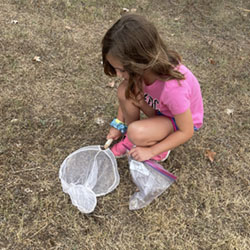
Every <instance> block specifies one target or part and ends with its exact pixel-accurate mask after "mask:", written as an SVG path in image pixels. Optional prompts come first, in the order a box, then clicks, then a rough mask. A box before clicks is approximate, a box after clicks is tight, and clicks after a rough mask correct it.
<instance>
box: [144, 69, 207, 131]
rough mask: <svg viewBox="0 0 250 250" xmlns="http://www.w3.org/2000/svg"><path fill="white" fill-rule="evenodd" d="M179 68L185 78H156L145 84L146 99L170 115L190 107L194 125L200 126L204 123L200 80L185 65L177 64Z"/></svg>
mask: <svg viewBox="0 0 250 250" xmlns="http://www.w3.org/2000/svg"><path fill="white" fill-rule="evenodd" d="M177 70H178V71H179V72H181V73H182V74H183V75H184V77H185V79H184V80H180V81H179V82H178V81H177V80H167V81H161V80H156V81H155V82H154V83H152V84H151V85H144V98H145V101H146V102H147V103H148V104H149V105H150V106H152V107H153V108H154V109H155V110H158V111H160V112H161V113H162V114H163V115H165V116H169V117H174V116H175V115H178V114H182V113H184V112H185V111H187V109H189V108H190V110H191V113H192V118H193V123H194V126H195V127H196V128H200V127H201V126H202V123H203V101H202V96H201V89H200V85H199V82H198V80H197V79H196V77H195V76H194V75H193V73H192V72H191V71H190V70H189V69H188V68H187V67H185V66H184V65H182V64H181V65H179V66H177Z"/></svg>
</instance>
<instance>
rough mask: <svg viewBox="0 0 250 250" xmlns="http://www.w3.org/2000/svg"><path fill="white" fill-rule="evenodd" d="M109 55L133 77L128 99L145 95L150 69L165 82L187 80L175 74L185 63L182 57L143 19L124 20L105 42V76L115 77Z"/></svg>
mask: <svg viewBox="0 0 250 250" xmlns="http://www.w3.org/2000/svg"><path fill="white" fill-rule="evenodd" d="M108 53H110V54H111V55H112V56H114V57H116V58H117V59H118V60H119V61H120V62H121V63H122V65H123V67H124V70H126V71H127V72H128V74H129V83H128V87H127V89H126V98H136V97H137V96H138V94H140V93H141V92H142V76H143V73H144V71H145V70H147V69H150V70H151V71H152V72H153V73H154V74H156V75H157V76H159V78H161V79H163V80H164V79H177V80H182V79H184V76H183V75H182V74H181V73H180V72H179V71H177V70H175V67H176V66H177V65H178V64H179V63H180V62H181V57H180V55H179V54H178V53H177V52H176V51H173V50H170V49H168V47H167V46H166V44H165V43H164V42H163V40H162V39H161V37H160V35H159V33H158V31H157V29H156V27H155V26H154V25H153V24H152V23H150V22H149V21H147V20H146V19H145V18H144V17H142V16H140V15H137V14H126V15H124V16H122V17H121V18H120V19H119V20H118V21H117V22H116V23H115V24H114V25H113V26H112V27H111V28H110V29H109V30H108V31H107V32H106V34H105V36H104V38H103V40H102V58H103V67H104V72H105V74H107V75H109V76H115V75H116V71H115V69H114V68H113V67H112V65H110V63H109V62H108V61H107V58H106V56H107V54H108Z"/></svg>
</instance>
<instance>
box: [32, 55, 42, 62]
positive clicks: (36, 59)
mask: <svg viewBox="0 0 250 250" xmlns="http://www.w3.org/2000/svg"><path fill="white" fill-rule="evenodd" d="M33 61H36V62H41V58H40V56H35V57H34V58H33Z"/></svg>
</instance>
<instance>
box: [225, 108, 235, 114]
mask: <svg viewBox="0 0 250 250" xmlns="http://www.w3.org/2000/svg"><path fill="white" fill-rule="evenodd" d="M233 112H234V110H233V109H226V113H227V114H228V115H232V114H233Z"/></svg>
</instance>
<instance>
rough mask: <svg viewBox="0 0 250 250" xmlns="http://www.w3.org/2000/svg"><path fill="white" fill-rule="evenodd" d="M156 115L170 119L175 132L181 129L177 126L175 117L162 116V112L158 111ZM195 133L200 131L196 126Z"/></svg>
mask: <svg viewBox="0 0 250 250" xmlns="http://www.w3.org/2000/svg"><path fill="white" fill-rule="evenodd" d="M156 115H163V116H165V117H167V118H169V119H170V121H171V123H172V125H173V128H174V132H175V131H177V130H179V128H178V126H177V124H176V121H175V118H174V117H170V116H166V115H164V114H162V113H161V112H160V111H158V110H157V112H156ZM194 131H198V128H196V127H195V126H194Z"/></svg>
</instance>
